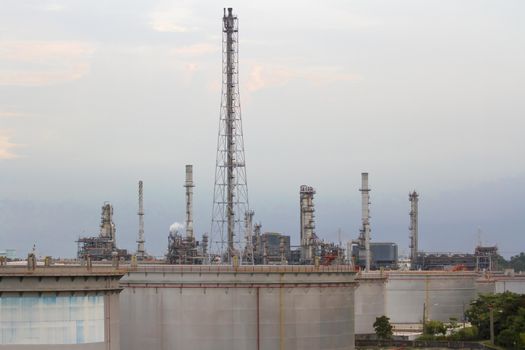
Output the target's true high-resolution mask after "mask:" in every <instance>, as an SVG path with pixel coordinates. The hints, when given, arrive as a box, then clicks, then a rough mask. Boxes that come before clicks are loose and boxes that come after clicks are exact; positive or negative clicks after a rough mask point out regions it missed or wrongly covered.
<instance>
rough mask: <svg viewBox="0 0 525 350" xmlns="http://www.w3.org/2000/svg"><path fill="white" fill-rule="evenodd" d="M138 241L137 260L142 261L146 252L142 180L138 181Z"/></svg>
mask: <svg viewBox="0 0 525 350" xmlns="http://www.w3.org/2000/svg"><path fill="white" fill-rule="evenodd" d="M137 215H138V216H139V239H138V240H137V258H138V259H144V256H145V255H146V251H145V248H144V243H145V240H144V197H143V189H142V180H140V181H139V211H138V213H137Z"/></svg>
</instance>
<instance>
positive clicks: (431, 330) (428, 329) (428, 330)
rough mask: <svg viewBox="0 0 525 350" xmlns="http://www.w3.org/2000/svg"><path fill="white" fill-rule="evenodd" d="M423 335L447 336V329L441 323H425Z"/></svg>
mask: <svg viewBox="0 0 525 350" xmlns="http://www.w3.org/2000/svg"><path fill="white" fill-rule="evenodd" d="M423 334H427V335H437V334H443V335H445V334H447V327H446V326H445V324H444V323H443V322H441V321H434V320H433V321H427V322H425V325H424V327H423Z"/></svg>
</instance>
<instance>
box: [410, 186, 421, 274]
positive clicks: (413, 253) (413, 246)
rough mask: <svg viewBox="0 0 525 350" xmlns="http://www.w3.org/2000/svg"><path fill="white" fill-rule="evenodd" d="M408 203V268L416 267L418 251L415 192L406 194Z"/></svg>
mask: <svg viewBox="0 0 525 350" xmlns="http://www.w3.org/2000/svg"><path fill="white" fill-rule="evenodd" d="M408 200H409V201H410V227H409V230H410V266H411V268H412V269H414V268H415V267H416V259H417V250H418V201H419V195H418V194H417V192H416V191H413V192H412V193H409V194H408Z"/></svg>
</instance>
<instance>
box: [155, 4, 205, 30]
mask: <svg viewBox="0 0 525 350" xmlns="http://www.w3.org/2000/svg"><path fill="white" fill-rule="evenodd" d="M191 17H192V12H191V10H190V9H188V8H183V7H172V8H165V7H164V8H163V7H159V8H157V9H156V10H154V11H153V12H151V13H150V16H149V18H150V21H149V24H150V26H151V28H152V29H153V30H155V31H157V32H174V33H185V32H189V31H193V30H195V29H196V28H195V27H190V26H189V25H188V24H187V23H188V22H190V19H191Z"/></svg>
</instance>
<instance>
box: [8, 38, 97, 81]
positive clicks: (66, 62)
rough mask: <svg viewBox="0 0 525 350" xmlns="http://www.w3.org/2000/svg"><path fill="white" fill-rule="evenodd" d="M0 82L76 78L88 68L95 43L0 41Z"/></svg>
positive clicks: (87, 70) (81, 75)
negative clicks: (0, 67)
mask: <svg viewBox="0 0 525 350" xmlns="http://www.w3.org/2000/svg"><path fill="white" fill-rule="evenodd" d="M0 47H1V49H0V64H1V63H4V64H5V66H10V67H11V68H10V69H4V70H0V85H14V86H41V85H49V84H54V83H60V82H65V81H69V80H76V79H80V78H82V77H83V76H85V75H86V74H87V73H88V72H89V70H90V59H91V56H92V54H93V52H94V51H95V46H94V45H92V44H90V43H85V42H77V41H4V42H0Z"/></svg>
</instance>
